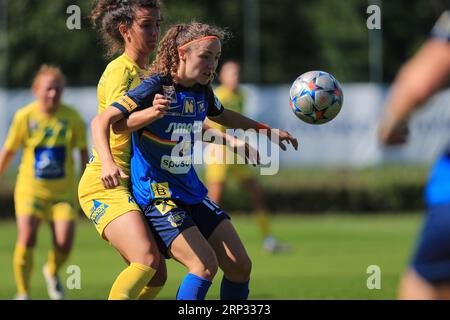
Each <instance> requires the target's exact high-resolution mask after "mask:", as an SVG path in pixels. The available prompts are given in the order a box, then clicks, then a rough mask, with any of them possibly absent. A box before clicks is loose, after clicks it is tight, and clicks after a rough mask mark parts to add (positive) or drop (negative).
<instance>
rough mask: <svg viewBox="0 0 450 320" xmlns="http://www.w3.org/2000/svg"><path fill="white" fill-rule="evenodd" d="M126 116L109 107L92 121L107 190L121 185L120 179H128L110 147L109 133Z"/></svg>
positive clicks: (103, 180)
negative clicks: (112, 126)
mask: <svg viewBox="0 0 450 320" xmlns="http://www.w3.org/2000/svg"><path fill="white" fill-rule="evenodd" d="M123 117H124V114H123V113H122V111H120V110H119V109H117V108H115V107H113V106H109V107H108V108H107V109H106V110H105V111H104V112H102V113H100V114H98V115H97V116H95V118H94V119H93V120H92V121H91V130H92V138H93V140H94V146H95V150H96V151H97V154H98V157H99V158H100V162H101V164H102V175H101V180H102V182H103V185H104V186H105V188H114V187H117V186H118V185H119V183H120V182H119V179H120V178H122V179H127V178H128V176H127V175H126V174H125V173H124V172H123V170H122V168H121V167H119V166H118V165H117V164H116V163H115V161H114V158H113V155H112V153H111V148H110V145H109V131H110V127H111V125H112V124H114V123H115V122H117V121H119V120H120V119H123Z"/></svg>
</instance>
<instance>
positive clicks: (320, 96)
mask: <svg viewBox="0 0 450 320" xmlns="http://www.w3.org/2000/svg"><path fill="white" fill-rule="evenodd" d="M289 96H290V101H289V104H290V106H291V109H292V111H294V113H295V115H296V116H297V117H298V118H299V119H300V120H303V121H304V122H307V123H310V124H323V123H326V122H328V121H330V120H333V119H334V118H335V117H336V116H337V115H338V113H339V111H341V107H342V104H343V102H344V95H343V93H342V89H341V85H340V84H339V82H338V81H337V80H336V79H335V78H334V77H333V76H332V75H331V74H329V73H328V72H324V71H309V72H306V73H304V74H302V75H301V76H299V77H298V78H297V79H295V81H294V82H293V84H292V86H291V90H290V91H289Z"/></svg>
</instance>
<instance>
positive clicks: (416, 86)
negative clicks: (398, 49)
mask: <svg viewBox="0 0 450 320" xmlns="http://www.w3.org/2000/svg"><path fill="white" fill-rule="evenodd" d="M449 73H450V45H449V44H448V43H445V42H442V41H437V40H430V41H428V42H427V43H426V44H425V45H424V46H423V47H422V48H421V49H420V50H419V52H418V53H417V54H416V55H415V56H414V57H413V58H412V59H411V60H410V61H409V62H408V63H407V64H405V65H404V66H403V67H402V69H401V71H400V72H399V75H398V76H397V78H396V79H395V81H394V84H393V86H392V89H391V92H390V94H389V97H388V99H387V101H386V104H385V107H386V117H389V118H390V119H391V121H395V122H401V121H404V120H407V118H408V117H409V116H410V115H411V114H412V113H413V112H414V111H415V110H417V109H418V108H420V107H421V106H422V105H423V103H424V102H426V101H427V100H428V99H429V98H430V97H431V96H432V95H433V94H434V93H436V92H437V91H438V90H439V89H441V88H442V87H443V85H444V84H445V83H446V80H447V79H448V75H449Z"/></svg>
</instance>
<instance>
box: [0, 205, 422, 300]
mask: <svg viewBox="0 0 450 320" xmlns="http://www.w3.org/2000/svg"><path fill="white" fill-rule="evenodd" d="M232 217H233V218H232V221H233V223H234V225H235V226H236V228H237V230H238V232H239V234H240V236H241V238H242V240H243V242H244V244H245V245H246V248H247V250H248V253H249V255H250V257H251V258H252V261H253V270H252V278H251V282H250V299H288V300H290V299H395V296H396V290H397V284H398V281H399V277H400V274H401V272H402V271H403V270H404V268H405V267H406V266H407V264H408V260H409V258H410V254H411V250H412V249H413V247H414V244H415V239H416V234H417V231H418V230H419V228H420V224H421V221H422V218H423V217H422V215H421V214H419V213H410V214H390V215H386V214H371V215H367V214H360V215H342V214H319V215H315V216H308V215H276V216H274V217H273V218H272V228H273V231H274V233H275V234H276V235H277V236H278V238H279V239H280V240H282V241H283V242H285V243H287V244H289V245H290V247H291V250H290V252H287V253H282V254H278V255H270V254H268V253H266V252H264V251H263V250H262V248H261V236H260V234H259V231H258V228H257V225H256V224H255V222H254V220H253V219H252V218H251V217H249V216H242V215H234V216H233V215H232ZM15 238H16V226H15V223H14V221H13V220H2V221H0V266H1V272H0V283H1V287H2V288H1V290H0V299H11V298H12V297H13V296H14V294H15V284H14V280H13V279H14V278H13V272H12V262H11V261H12V254H13V250H14V243H15ZM49 246H50V234H49V229H48V227H47V226H45V225H42V226H41V229H40V233H39V240H38V245H37V248H36V250H35V260H34V272H33V275H32V288H31V295H32V298H33V299H48V296H47V293H46V289H45V284H44V280H43V276H42V273H41V267H42V265H43V264H44V262H45V260H46V256H47V249H48V248H49ZM69 265H78V266H79V267H80V270H81V289H72V290H68V289H66V293H67V294H66V297H67V299H106V298H107V296H108V292H109V289H110V287H111V284H112V283H113V280H114V278H115V277H116V276H117V275H118V274H119V273H120V271H121V270H122V269H123V268H124V266H125V263H124V262H123V260H122V258H121V257H120V256H119V255H118V254H117V253H116V252H115V250H114V249H113V248H112V247H110V246H109V245H108V244H107V243H106V242H105V241H103V240H100V238H99V237H98V235H97V233H96V231H95V229H94V227H93V226H92V225H90V223H89V222H87V221H85V220H83V221H81V222H80V223H78V229H77V234H76V240H75V244H74V250H73V253H72V255H71V257H70V259H69V261H68V262H67V263H66V264H65V265H64V266H63V268H62V270H61V271H60V276H61V279H62V280H63V283H64V284H65V283H66V279H67V278H68V276H69V274H68V273H67V272H66V270H67V267H68V266H69ZM371 265H377V266H379V267H380V269H381V289H374V290H369V289H368V288H367V279H368V277H369V276H370V274H368V273H367V267H368V266H371ZM184 275H185V269H184V267H182V266H180V265H179V264H177V263H176V262H175V261H173V260H169V261H168V281H167V283H166V286H165V287H164V289H163V290H162V291H161V293H160V295H159V297H158V298H159V299H174V297H175V294H176V291H177V288H178V285H179V283H180V281H181V279H182V278H183V277H184ZM221 278H222V274H221V272H220V271H219V272H218V274H217V275H216V278H215V281H214V283H213V285H212V286H211V289H210V290H209V293H208V295H207V299H218V298H219V288H220V281H221Z"/></svg>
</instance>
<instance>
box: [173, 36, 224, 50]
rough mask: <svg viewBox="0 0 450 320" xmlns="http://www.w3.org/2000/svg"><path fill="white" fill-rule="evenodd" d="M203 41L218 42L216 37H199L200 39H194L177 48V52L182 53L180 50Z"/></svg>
mask: <svg viewBox="0 0 450 320" xmlns="http://www.w3.org/2000/svg"><path fill="white" fill-rule="evenodd" d="M203 40H219V37H216V36H206V37H201V38H198V39H195V40H192V41H189V42H186V43H185V44H183V45H181V46H179V47H178V50H181V51H182V50H184V49H185V48H186V47H188V46H190V45H191V44H194V43H196V42H200V41H203Z"/></svg>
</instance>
